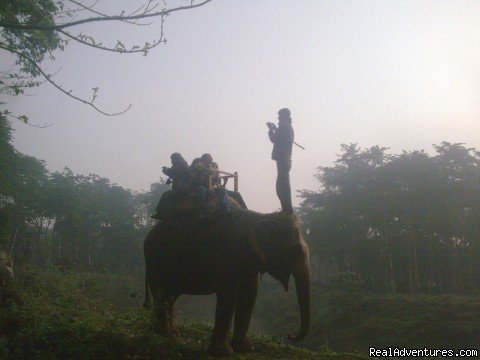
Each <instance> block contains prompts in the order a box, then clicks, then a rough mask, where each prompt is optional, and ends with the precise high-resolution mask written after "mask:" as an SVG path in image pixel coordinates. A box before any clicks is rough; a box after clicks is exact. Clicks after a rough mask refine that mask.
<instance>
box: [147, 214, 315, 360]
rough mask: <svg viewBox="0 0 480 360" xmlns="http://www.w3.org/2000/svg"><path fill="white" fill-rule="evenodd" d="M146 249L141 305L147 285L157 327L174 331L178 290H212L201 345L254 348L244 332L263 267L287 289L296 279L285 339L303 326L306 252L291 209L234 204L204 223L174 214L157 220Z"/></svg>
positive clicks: (223, 349) (218, 349)
mask: <svg viewBox="0 0 480 360" xmlns="http://www.w3.org/2000/svg"><path fill="white" fill-rule="evenodd" d="M144 254H145V265H146V272H145V304H144V305H146V306H148V304H149V302H150V300H149V290H150V293H151V295H152V298H153V308H154V311H153V314H154V316H153V319H154V323H153V328H154V330H155V331H156V332H159V333H162V334H165V335H167V336H175V335H178V332H177V330H176V329H175V327H174V325H173V306H174V303H175V301H176V299H177V298H178V297H179V296H180V295H182V294H187V295H209V294H214V293H215V294H216V298H217V302H216V310H215V325H214V329H213V332H212V335H211V339H210V343H209V345H208V348H207V351H208V352H209V353H210V354H212V355H218V356H226V355H229V354H232V353H233V352H253V351H254V350H255V349H254V346H253V344H252V342H251V341H250V340H249V339H248V337H247V332H248V328H249V326H250V320H251V317H252V313H253V308H254V304H255V301H256V296H257V288H258V282H259V276H260V275H261V274H263V273H265V272H267V273H268V274H270V275H271V276H273V277H274V278H275V279H277V280H279V281H280V282H281V284H282V285H283V287H284V288H285V291H288V283H289V279H290V275H293V277H294V279H295V284H296V292H297V300H298V305H299V309H300V320H301V325H300V330H299V332H298V334H297V335H295V336H293V335H288V336H287V339H289V340H290V341H293V342H298V341H300V340H302V339H303V338H304V337H305V336H306V335H307V333H308V329H309V326H310V262H309V252H308V246H307V244H306V243H305V241H304V240H303V238H302V235H301V231H300V223H299V220H298V218H297V217H296V216H295V215H289V214H284V213H271V214H261V213H257V212H254V211H250V210H240V209H234V210H232V211H230V212H229V213H224V214H222V215H221V216H220V217H219V218H217V219H214V220H210V221H208V222H200V221H194V220H188V219H183V220H181V219H179V220H178V222H176V223H158V224H156V225H155V226H154V227H153V228H152V229H151V230H150V232H149V233H148V235H147V237H146V239H145V243H144ZM233 318H234V324H233V328H234V329H233V338H232V340H231V342H230V343H229V342H228V341H227V336H228V333H229V331H230V328H231V326H232V320H233Z"/></svg>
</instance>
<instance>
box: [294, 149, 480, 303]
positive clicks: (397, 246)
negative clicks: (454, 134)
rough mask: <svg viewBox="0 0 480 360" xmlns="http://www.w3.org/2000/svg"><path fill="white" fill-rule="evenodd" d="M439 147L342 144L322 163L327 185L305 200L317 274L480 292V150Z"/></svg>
mask: <svg viewBox="0 0 480 360" xmlns="http://www.w3.org/2000/svg"><path fill="white" fill-rule="evenodd" d="M433 148H434V151H435V153H434V155H429V154H428V153H426V152H425V151H423V150H421V151H410V152H406V151H403V152H402V153H401V154H397V155H391V154H388V153H387V150H388V149H387V148H384V147H379V146H373V147H371V148H367V149H361V148H360V147H358V146H357V145H356V144H350V145H345V144H344V145H342V146H341V153H340V154H339V155H338V158H337V160H336V161H335V163H334V165H333V166H330V167H319V168H318V172H317V174H316V177H317V179H318V181H319V183H320V190H319V191H307V190H304V191H302V192H301V194H300V196H301V198H302V202H301V205H300V208H299V211H300V213H301V216H302V218H303V221H304V226H305V232H306V234H305V237H306V239H307V241H308V242H309V244H310V248H311V254H312V255H311V256H312V263H313V269H314V275H315V278H316V280H317V281H319V282H322V283H328V282H330V281H331V280H332V279H335V278H338V277H341V276H345V275H346V274H347V275H348V276H349V277H350V278H353V279H354V280H355V281H356V282H358V283H359V284H361V286H362V287H363V288H364V289H366V290H370V291H378V292H392V293H395V292H406V293H418V292H425V293H464V294H472V293H478V292H479V290H480V268H479V265H480V221H479V220H480V152H478V151H476V150H475V149H474V148H468V147H465V145H464V144H461V143H455V144H452V143H448V142H442V143H441V144H440V145H434V146H433Z"/></svg>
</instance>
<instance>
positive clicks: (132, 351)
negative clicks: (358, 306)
mask: <svg viewBox="0 0 480 360" xmlns="http://www.w3.org/2000/svg"><path fill="white" fill-rule="evenodd" d="M16 291H17V292H18V294H19V297H20V298H21V299H22V300H23V304H22V305H17V304H15V303H13V302H12V303H8V304H7V305H6V306H3V307H2V308H0V358H2V359H3V358H6V359H29V360H31V359H39V360H40V359H42V360H47V359H162V360H163V359H204V358H209V357H208V356H207V355H206V353H205V352H204V350H203V349H204V348H205V347H206V345H207V342H208V339H209V336H210V333H211V330H212V324H211V323H205V322H194V321H183V322H180V323H179V324H178V326H179V331H180V334H181V335H180V337H178V338H177V339H169V338H164V337H162V336H159V335H157V334H155V333H153V332H152V331H151V315H150V312H149V311H147V310H143V309H141V308H140V307H139V300H140V296H139V295H138V294H141V288H139V285H138V282H137V281H135V280H133V279H131V278H130V277H126V276H118V275H101V274H93V273H73V272H61V271H59V270H57V269H53V268H36V267H25V268H23V269H21V271H19V272H18V273H17V279H16ZM252 339H253V341H254V344H255V346H256V348H257V352H256V353H255V354H246V355H233V356H232V357H230V358H231V359H359V358H361V357H360V356H356V355H352V354H337V353H333V352H331V351H329V350H328V349H324V350H323V351H321V352H314V351H310V350H306V349H299V348H297V347H294V346H291V345H289V344H286V343H285V342H283V341H282V340H281V339H280V338H275V337H268V336H260V335H257V336H253V338H252Z"/></svg>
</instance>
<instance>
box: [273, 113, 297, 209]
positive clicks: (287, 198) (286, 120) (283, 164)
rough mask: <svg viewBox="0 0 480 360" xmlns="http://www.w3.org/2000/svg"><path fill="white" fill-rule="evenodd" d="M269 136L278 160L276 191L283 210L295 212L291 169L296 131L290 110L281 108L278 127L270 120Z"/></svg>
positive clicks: (274, 154)
mask: <svg viewBox="0 0 480 360" xmlns="http://www.w3.org/2000/svg"><path fill="white" fill-rule="evenodd" d="M267 126H268V129H269V131H268V137H269V138H270V141H271V142H272V143H273V150H272V159H273V160H275V161H276V162H277V182H276V186H275V187H276V191H277V196H278V199H279V200H280V204H281V206H282V212H284V213H286V214H293V207H292V193H291V189H290V169H291V168H292V147H293V140H294V132H293V127H292V118H291V114H290V110H289V109H287V108H283V109H280V111H279V112H278V127H277V126H276V125H275V124H273V123H270V122H268V123H267Z"/></svg>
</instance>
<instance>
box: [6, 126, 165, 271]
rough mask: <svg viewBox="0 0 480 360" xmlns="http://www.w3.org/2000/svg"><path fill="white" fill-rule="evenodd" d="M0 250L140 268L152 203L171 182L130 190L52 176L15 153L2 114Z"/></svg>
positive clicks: (45, 259)
mask: <svg viewBox="0 0 480 360" xmlns="http://www.w3.org/2000/svg"><path fill="white" fill-rule="evenodd" d="M0 121H1V122H0V164H1V165H2V172H1V175H0V225H1V226H0V228H1V231H0V248H3V249H4V250H6V251H7V252H8V251H10V250H11V251H12V256H13V257H14V259H15V261H16V262H33V263H43V264H56V265H62V266H64V267H67V268H76V269H80V268H83V269H86V268H88V269H97V270H109V271H117V272H131V271H135V272H139V271H141V269H143V254H142V242H143V239H144V237H145V234H146V231H148V230H149V228H150V227H151V225H152V224H153V221H152V219H150V217H149V216H150V215H151V214H152V212H153V211H152V210H151V209H152V207H154V206H155V205H154V204H156V202H157V201H158V200H159V199H160V196H161V194H162V193H163V192H164V191H166V190H168V189H169V187H168V186H167V185H166V184H165V182H164V181H163V180H162V179H161V180H160V181H159V182H156V183H154V184H152V186H151V189H150V191H148V192H133V191H130V190H128V189H124V188H123V187H121V186H118V185H116V184H111V183H110V181H109V180H108V179H105V178H101V177H99V176H97V175H95V174H89V175H88V176H84V175H79V174H73V172H72V171H71V170H69V169H68V168H65V169H64V170H63V171H62V172H53V173H50V172H48V171H47V170H46V168H45V164H44V163H43V162H42V161H39V160H37V159H35V158H33V157H30V156H25V155H22V154H20V153H18V152H17V151H15V150H14V148H13V146H12V145H11V143H10V141H11V128H10V127H9V124H8V122H7V121H6V119H5V118H4V117H1V118H0Z"/></svg>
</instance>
